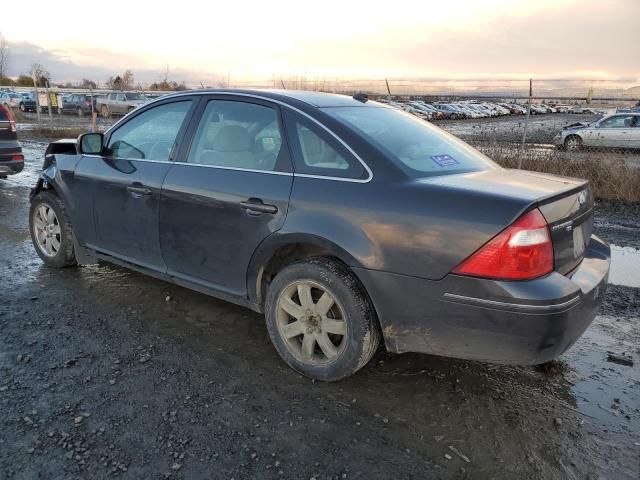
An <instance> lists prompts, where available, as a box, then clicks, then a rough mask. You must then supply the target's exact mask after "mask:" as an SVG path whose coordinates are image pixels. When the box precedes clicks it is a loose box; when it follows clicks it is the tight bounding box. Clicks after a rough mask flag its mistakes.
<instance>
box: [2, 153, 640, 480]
mask: <svg viewBox="0 0 640 480" xmlns="http://www.w3.org/2000/svg"><path fill="white" fill-rule="evenodd" d="M24 146H25V154H26V157H27V167H26V170H25V172H23V173H22V174H20V175H18V176H14V177H10V178H9V179H7V180H0V258H2V259H3V261H2V262H0V288H1V289H0V291H1V292H2V294H1V295H0V332H1V334H0V411H1V412H2V415H1V416H0V478H2V479H5V478H6V479H34V478H46V479H58V478H60V479H72V478H82V479H85V478H86V479H101V478H114V477H122V478H131V479H138V478H145V479H146V478H149V479H156V478H157V479H164V478H189V479H193V478H227V479H229V478H235V479H240V478H292V479H299V478H304V479H307V478H317V479H326V478H398V479H404V478H505V479H511V478H545V479H549V478H558V479H565V478H576V479H583V478H593V479H597V478H616V479H627V478H628V479H637V478H639V477H640V365H639V362H638V358H639V357H640V327H639V326H638V320H639V319H640V307H639V305H640V301H639V299H640V289H638V288H633V287H629V286H623V285H617V286H611V287H610V288H609V290H608V291H607V295H606V298H605V305H604V308H603V310H602V314H601V315H600V316H598V317H597V318H596V320H595V322H594V324H593V325H592V326H591V328H590V329H589V330H588V332H587V333H586V334H585V336H584V337H583V338H582V339H581V340H580V341H579V342H578V344H577V345H576V346H575V347H574V348H573V349H572V350H570V351H569V352H568V353H567V354H565V355H564V356H563V357H562V358H561V360H560V361H558V362H553V363H551V364H547V365H545V368H529V367H504V366H495V365H488V364H481V363H477V362H467V361H460V360H452V359H445V358H439V357H431V356H426V355H412V354H406V355H390V354H387V353H385V352H384V351H382V350H381V351H379V352H378V354H377V355H376V357H374V360H373V361H372V362H371V364H370V365H369V366H367V367H366V368H364V369H363V370H362V371H361V372H359V373H358V374H357V375H355V376H354V377H352V378H349V379H347V380H345V381H342V382H339V383H334V384H322V383H313V382H311V381H309V380H308V379H305V378H303V377H301V376H299V375H297V374H296V373H294V372H293V371H291V370H289V369H288V368H287V367H286V366H285V365H284V364H283V363H282V362H281V361H280V359H279V357H278V356H277V354H276V353H275V351H274V349H273V348H272V347H271V345H270V343H269V339H268V335H267V332H266V329H265V326H264V322H263V318H262V317H261V316H260V315H257V314H255V313H252V312H250V311H248V310H245V309H243V308H240V307H237V306H234V305H231V304H227V303H225V302H222V301H218V300H215V299H212V298H209V297H206V296H204V295H200V294H197V293H194V292H191V291H189V290H186V289H183V288H180V287H176V286H172V285H170V284H167V283H164V282H162V281H159V280H155V279H152V278H149V277H145V276H142V275H139V274H136V273H132V272H129V271H127V270H124V269H121V268H118V267H114V266H110V265H107V264H100V265H95V266H88V267H82V268H77V269H67V270H49V269H47V268H45V267H43V265H42V263H41V262H40V260H39V259H38V257H37V256H36V254H35V252H34V251H33V247H32V245H31V243H30V240H29V234H28V227H27V211H28V191H29V188H30V187H31V186H32V184H33V183H34V182H35V178H36V177H37V172H38V168H39V167H40V165H41V164H42V160H43V158H42V157H43V152H44V148H45V147H46V145H45V144H44V143H39V142H34V141H28V142H25V145H24ZM638 213H639V212H638V209H637V208H634V207H623V206H620V205H612V204H606V205H599V208H598V213H597V219H596V230H597V232H598V233H599V234H601V235H602V236H603V237H604V238H606V239H607V240H609V241H611V242H613V243H615V244H616V245H618V246H619V247H620V248H621V249H625V250H624V251H625V252H627V251H628V252H629V253H628V255H629V257H628V258H630V259H631V260H629V262H631V264H633V261H635V260H633V259H636V260H638V258H637V257H638V255H637V253H638V252H637V250H636V248H638V247H640V245H638V238H640V226H639V225H638ZM625 263H628V262H625ZM638 263H640V261H639V262H638ZM614 267H615V264H614ZM638 268H640V266H639V267H638ZM636 271H640V270H636ZM636 277H637V276H636ZM612 281H616V282H619V283H625V281H623V280H622V281H621V280H618V277H616V272H615V271H614V272H613V275H612ZM607 351H612V352H615V353H622V352H626V353H627V354H629V355H632V356H633V357H634V359H635V365H634V366H632V367H630V366H625V365H619V364H616V363H611V362H607Z"/></svg>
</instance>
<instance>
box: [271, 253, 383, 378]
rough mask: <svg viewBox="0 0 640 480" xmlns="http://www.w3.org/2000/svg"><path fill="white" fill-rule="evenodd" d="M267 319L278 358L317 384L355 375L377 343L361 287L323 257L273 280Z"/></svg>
mask: <svg viewBox="0 0 640 480" xmlns="http://www.w3.org/2000/svg"><path fill="white" fill-rule="evenodd" d="M307 288H308V291H307ZM299 292H302V294H301V293H299ZM307 292H308V293H307ZM327 294H328V295H329V299H328V301H326V302H323V300H321V299H325V300H327V297H325V295H327ZM305 299H306V301H305ZM332 301H333V302H332ZM305 307H310V308H306V309H305ZM285 308H287V309H288V310H289V312H291V313H288V312H287V311H285ZM312 309H313V310H312ZM294 314H295V315H294ZM265 317H266V322H267V329H268V331H269V336H270V337H271V341H272V343H273V345H274V347H275V348H276V351H277V352H278V354H279V355H280V357H282V359H283V360H284V361H285V363H286V364H287V365H289V366H290V367H291V368H292V369H293V370H295V371H297V372H299V373H301V374H302V375H304V376H306V377H309V378H312V379H316V380H322V381H327V382H331V381H336V380H341V379H343V378H345V377H348V376H349V375H352V374H354V373H355V372H357V371H358V370H360V369H361V368H362V367H363V366H365V365H366V364H367V363H368V362H369V360H370V359H371V357H372V356H373V354H374V353H375V352H376V349H377V348H378V345H379V343H380V330H379V328H378V321H377V318H376V314H375V311H374V309H373V305H372V304H371V301H370V300H369V297H368V296H367V293H366V292H365V290H364V287H362V285H361V284H360V282H359V281H358V279H357V278H356V277H354V275H353V274H352V273H351V272H350V271H349V269H348V268H347V267H346V266H344V265H342V264H340V263H338V262H335V261H332V260H330V259H327V258H323V257H317V258H311V259H307V260H304V261H301V262H297V263H293V264H291V265H289V266H287V267H285V268H284V269H283V270H281V271H280V272H279V273H278V274H277V275H276V277H275V278H274V279H273V281H272V282H271V285H270V286H269V290H268V292H267V298H266V302H265ZM287 337H288V338H287ZM327 341H328V342H330V345H329V344H328V343H327ZM305 352H306V353H305ZM309 352H310V354H309ZM326 352H329V353H326Z"/></svg>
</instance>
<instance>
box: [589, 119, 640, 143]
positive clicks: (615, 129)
mask: <svg viewBox="0 0 640 480" xmlns="http://www.w3.org/2000/svg"><path fill="white" fill-rule="evenodd" d="M633 121H634V117H633V115H614V116H611V117H609V118H605V119H603V120H602V121H600V122H599V123H598V127H597V128H596V130H595V131H596V134H597V137H598V138H597V141H596V146H599V147H613V148H629V141H630V140H629V137H630V135H631V131H632V128H633V127H632V125H633Z"/></svg>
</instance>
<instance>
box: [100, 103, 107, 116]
mask: <svg viewBox="0 0 640 480" xmlns="http://www.w3.org/2000/svg"><path fill="white" fill-rule="evenodd" d="M100 115H102V118H109V109H108V108H107V106H106V105H103V106H102V108H101V109H100Z"/></svg>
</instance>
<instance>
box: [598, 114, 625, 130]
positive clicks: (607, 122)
mask: <svg viewBox="0 0 640 480" xmlns="http://www.w3.org/2000/svg"><path fill="white" fill-rule="evenodd" d="M632 124H633V116H632V115H616V116H615V117H609V118H606V119H604V120H602V121H601V122H600V128H631V125H632Z"/></svg>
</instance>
